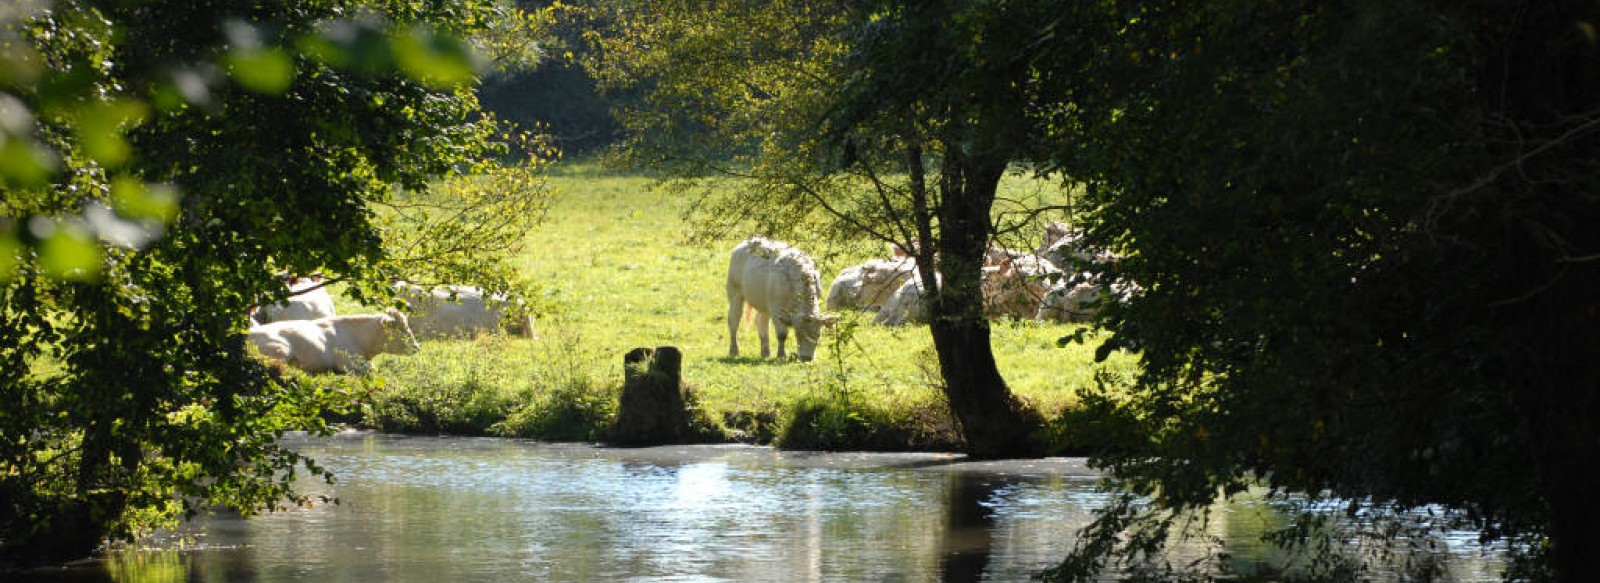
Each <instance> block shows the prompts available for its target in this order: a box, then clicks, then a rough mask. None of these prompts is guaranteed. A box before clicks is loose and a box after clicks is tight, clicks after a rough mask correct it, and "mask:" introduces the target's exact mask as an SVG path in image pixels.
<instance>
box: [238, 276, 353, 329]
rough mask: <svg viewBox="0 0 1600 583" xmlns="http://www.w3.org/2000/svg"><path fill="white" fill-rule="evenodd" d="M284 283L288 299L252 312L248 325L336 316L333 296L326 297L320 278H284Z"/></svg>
mask: <svg viewBox="0 0 1600 583" xmlns="http://www.w3.org/2000/svg"><path fill="white" fill-rule="evenodd" d="M284 283H285V284H286V285H288V287H289V297H287V298H285V299H283V301H280V302H277V303H274V304H268V305H265V306H261V307H260V308H257V309H255V310H252V311H251V312H250V325H252V326H257V325H261V324H271V323H273V322H282V321H284V320H316V319H318V318H332V317H334V316H336V315H337V314H335V313H334V310H333V296H330V295H328V290H327V288H326V287H323V283H322V278H321V277H319V276H312V277H290V278H286V279H285V280H284Z"/></svg>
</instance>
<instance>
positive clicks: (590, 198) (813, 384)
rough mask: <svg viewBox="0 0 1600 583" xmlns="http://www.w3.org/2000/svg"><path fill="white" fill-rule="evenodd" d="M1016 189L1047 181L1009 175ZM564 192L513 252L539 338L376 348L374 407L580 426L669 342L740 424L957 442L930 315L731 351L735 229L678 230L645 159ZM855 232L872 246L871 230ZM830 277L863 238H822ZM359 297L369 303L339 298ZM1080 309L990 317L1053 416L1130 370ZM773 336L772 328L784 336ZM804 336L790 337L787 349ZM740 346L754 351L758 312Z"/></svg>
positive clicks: (796, 435)
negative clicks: (730, 260) (631, 369)
mask: <svg viewBox="0 0 1600 583" xmlns="http://www.w3.org/2000/svg"><path fill="white" fill-rule="evenodd" d="M1012 182H1014V184H1009V185H1008V188H1012V189H1020V190H1027V191H1032V192H1037V191H1038V190H1039V189H1040V187H1039V185H1038V183H1036V182H1032V181H1026V180H1023V179H1020V178H1018V179H1013V180H1012ZM551 184H552V186H553V187H554V188H555V189H556V191H557V192H558V193H559V194H558V196H559V200H557V201H556V202H555V203H554V204H553V205H552V207H551V209H550V214H549V217H548V220H547V221H546V222H545V223H544V224H543V225H542V226H540V227H539V228H537V229H535V230H534V231H533V232H532V233H530V234H529V236H528V239H527V248H526V250H525V252H524V253H523V254H522V255H521V257H520V258H519V259H518V260H517V262H516V264H515V267H516V268H517V269H518V270H519V271H520V272H521V273H522V274H524V275H525V276H526V277H528V278H529V279H530V280H531V281H533V282H535V283H536V284H537V285H538V286H539V288H540V289H541V290H542V291H543V293H544V294H545V295H546V297H545V298H544V300H545V301H546V305H548V306H550V313H548V314H545V315H543V316H542V317H540V318H539V320H538V326H537V328H538V329H537V332H536V335H535V337H533V338H507V337H486V338H480V339H476V340H430V341H424V346H423V350H422V352H420V353H418V354H415V355H411V356H403V357H396V356H382V357H380V358H379V359H378V362H377V367H376V375H375V377H374V378H373V379H371V380H370V381H368V382H370V383H372V384H373V385H375V387H376V388H375V389H373V390H372V391H371V395H372V396H371V398H370V400H369V402H368V403H366V404H365V405H364V407H365V411H366V421H367V422H368V423H370V424H372V425H375V426H378V427H382V428H385V429H388V430H394V431H419V432H448V433H468V434H499V435H507V436H526V437H535V438H543V439H576V440H587V439H594V438H596V437H598V435H599V433H598V427H600V426H602V425H604V424H605V423H607V422H609V420H610V416H611V415H614V413H615V411H614V408H615V400H616V394H617V392H618V391H619V387H620V385H621V382H622V358H623V354H625V353H626V352H627V351H628V350H630V349H632V348H635V347H641V346H644V347H655V346H668V345H670V346H676V347H678V348H679V349H681V350H682V351H683V354H684V362H683V375H684V379H685V381H687V382H688V383H690V384H691V385H692V386H693V387H694V388H695V390H696V391H697V394H698V397H699V402H700V405H701V406H702V407H703V408H704V409H706V410H707V412H709V413H711V414H712V416H713V417H714V418H721V419H724V420H726V422H727V423H728V425H729V426H730V428H732V429H734V430H735V434H736V435H740V436H742V437H743V438H744V439H747V440H754V441H761V442H765V441H769V440H776V441H778V442H780V443H781V444H783V445H786V446H791V447H819V448H830V449H948V448H951V447H955V440H956V439H957V438H956V437H955V434H954V429H953V424H952V422H951V421H950V419H949V413H948V409H947V408H946V407H945V406H944V404H943V402H942V397H941V395H940V393H939V389H938V385H939V378H938V374H937V372H936V371H937V367H936V362H935V359H934V356H933V350H932V342H931V339H930V338H929V335H928V330H927V328H926V327H925V326H907V327H897V328H891V327H883V326H878V325H875V324H873V323H872V322H871V315H870V314H854V313H847V314H845V318H844V319H843V320H842V321H841V323H840V325H838V326H835V327H834V328H831V329H829V330H828V331H827V332H826V333H825V334H824V337H823V340H822V344H821V346H820V347H819V349H818V352H817V359H816V360H815V361H813V362H810V363H798V362H783V363H780V362H776V361H772V360H762V359H759V358H754V357H741V358H739V359H732V360H730V359H728V358H727V352H728V329H727V323H726V313H727V299H726V295H725V294H724V292H723V289H722V287H723V280H724V279H725V277H726V270H727V257H728V254H729V252H730V251H731V250H732V248H733V247H734V245H736V244H737V243H738V241H737V240H726V241H717V242H713V243H709V244H690V243H686V242H685V241H686V237H685V234H686V233H687V230H688V226H687V223H686V222H685V221H684V220H683V218H682V217H681V210H682V209H683V208H684V206H685V204H686V201H684V200H682V199H680V198H676V197H675V196H674V195H671V194H667V193H664V192H660V191H654V190H652V189H651V184H652V180H651V179H650V178H647V177H642V176H629V175H618V174H614V173H608V172H606V171H604V170H601V169H599V168H598V167H596V166H593V165H584V164H569V165H564V166H559V167H557V168H556V169H555V170H554V175H553V176H552V178H551ZM859 247H860V248H863V249H871V248H876V247H875V246H870V245H862V246H859ZM813 255H814V256H815V257H816V258H817V260H818V264H819V265H818V267H819V268H820V270H821V271H822V276H823V282H822V284H823V289H824V291H826V289H827V287H828V285H829V284H830V283H831V282H832V279H833V276H834V275H835V274H837V273H838V272H839V271H840V270H841V269H843V268H845V267H849V266H850V265H853V264H854V263H856V262H857V261H860V260H862V259H865V258H866V256H865V254H862V253H855V254H851V253H847V252H846V253H841V252H839V251H837V250H834V249H830V250H827V252H813ZM340 307H341V308H343V309H346V310H349V311H368V310H366V309H364V308H359V307H353V306H340ZM1074 330H1076V326H1075V325H1055V324H1042V323H1035V322H1009V321H1004V322H996V324H995V326H994V329H993V345H994V350H995V354H996V357H997V358H998V360H999V363H1000V366H1001V371H1002V372H1003V374H1004V375H1005V377H1006V379H1007V381H1008V383H1009V384H1010V386H1011V388H1012V389H1013V390H1014V391H1015V392H1016V393H1017V394H1018V395H1020V396H1022V397H1023V398H1024V399H1026V400H1027V401H1029V402H1031V403H1032V404H1034V405H1035V406H1036V407H1038V408H1039V409H1040V410H1041V411H1043V412H1045V414H1046V415H1047V416H1049V417H1052V418H1054V417H1057V416H1059V415H1060V414H1061V412H1062V411H1064V410H1066V409H1067V408H1070V407H1072V406H1073V405H1074V404H1075V402H1076V395H1075V391H1076V390H1077V389H1078V388H1079V387H1084V386H1088V385H1090V384H1092V382H1093V376H1094V373H1093V371H1094V369H1095V367H1096V366H1110V367H1113V368H1116V369H1122V370H1129V369H1131V367H1132V366H1133V361H1132V359H1131V358H1130V357H1127V356H1125V355H1115V356H1114V357H1113V358H1112V359H1111V360H1110V361H1109V362H1108V363H1106V364H1104V365H1096V364H1094V363H1093V352H1094V346H1093V345H1092V344H1090V345H1077V344H1073V345H1068V346H1066V347H1058V346H1057V342H1056V340H1057V339H1058V338H1060V337H1062V336H1065V335H1068V334H1070V333H1072V332H1073V331H1074ZM775 340H776V339H774V341H775ZM793 342H794V339H793V338H792V337H791V338H790V343H791V344H790V349H791V350H792V349H793V344H792V343H793ZM740 352H741V354H745V355H753V354H758V353H759V345H758V344H757V339H756V335H755V331H754V328H753V327H752V326H751V325H750V324H749V323H748V322H747V323H746V324H745V325H744V328H743V329H742V330H741V331H740Z"/></svg>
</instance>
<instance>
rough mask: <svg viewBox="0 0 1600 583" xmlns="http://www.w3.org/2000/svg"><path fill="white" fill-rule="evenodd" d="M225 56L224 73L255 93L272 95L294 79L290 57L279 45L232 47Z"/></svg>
mask: <svg viewBox="0 0 1600 583" xmlns="http://www.w3.org/2000/svg"><path fill="white" fill-rule="evenodd" d="M225 60H226V62H227V65H228V75H230V76H232V77H233V80H234V81H237V82H238V83H239V85H242V86H244V88H245V89H249V90H251V91H255V92H256V93H264V94H269V95H276V94H279V93H283V92H284V91H287V90H288V89H289V85H290V84H292V83H294V60H293V59H291V58H290V57H289V54H288V53H286V52H284V51H283V50H282V49H278V48H262V49H235V50H233V51H231V52H229V53H228V56H227V57H226V59H225Z"/></svg>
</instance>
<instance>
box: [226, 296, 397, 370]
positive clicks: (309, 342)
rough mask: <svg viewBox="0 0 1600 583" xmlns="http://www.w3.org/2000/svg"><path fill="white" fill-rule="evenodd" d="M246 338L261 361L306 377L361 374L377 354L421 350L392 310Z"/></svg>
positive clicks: (266, 327)
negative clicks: (276, 364)
mask: <svg viewBox="0 0 1600 583" xmlns="http://www.w3.org/2000/svg"><path fill="white" fill-rule="evenodd" d="M249 337H250V343H251V344H254V345H255V347H256V350H259V351H260V352H261V354H262V356H265V357H267V358H270V359H273V360H276V361H279V362H282V363H284V364H288V365H289V366H293V367H295V368H298V369H300V370H303V371H306V372H312V373H318V372H330V371H331V372H366V371H367V370H368V368H369V367H370V363H369V362H368V361H370V360H372V358H373V357H375V356H377V355H379V354H381V353H385V352H388V353H391V354H412V353H415V352H416V351H418V350H420V349H421V348H422V347H421V345H419V344H417V339H416V337H414V336H412V334H411V327H410V325H409V324H408V323H407V321H406V315H405V314H404V313H401V312H400V311H399V310H395V309H393V308H391V309H389V310H388V311H387V312H386V313H383V314H360V315H355V316H335V317H332V318H320V319H317V320H286V321H283V322H273V323H271V324H262V325H260V326H251V327H250V333H249Z"/></svg>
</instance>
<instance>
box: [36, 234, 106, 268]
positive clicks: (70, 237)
mask: <svg viewBox="0 0 1600 583" xmlns="http://www.w3.org/2000/svg"><path fill="white" fill-rule="evenodd" d="M36 220H48V219H36ZM35 231H47V232H48V233H49V234H48V235H46V236H43V237H41V239H43V240H42V241H40V242H39V269H40V270H41V271H43V272H44V273H45V275H48V276H51V277H56V278H59V279H64V280H71V281H94V280H96V279H99V278H100V271H101V265H100V245H99V243H98V242H96V241H95V239H94V236H93V235H92V234H90V233H89V231H88V230H87V229H84V228H83V227H82V226H80V225H76V224H73V223H62V222H55V223H54V225H53V226H45V227H44V228H36V229H35Z"/></svg>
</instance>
